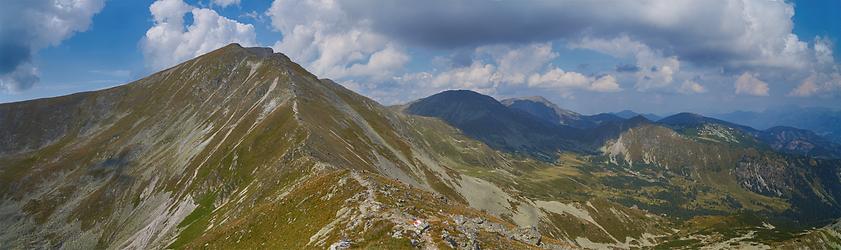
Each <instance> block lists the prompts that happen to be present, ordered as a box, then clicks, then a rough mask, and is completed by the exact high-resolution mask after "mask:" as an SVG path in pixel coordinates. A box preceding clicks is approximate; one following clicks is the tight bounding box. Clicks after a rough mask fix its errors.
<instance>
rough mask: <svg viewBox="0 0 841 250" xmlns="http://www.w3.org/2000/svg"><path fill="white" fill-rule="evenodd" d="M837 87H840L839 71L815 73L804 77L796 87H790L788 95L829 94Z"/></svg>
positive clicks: (840, 77) (840, 74) (840, 75)
mask: <svg viewBox="0 0 841 250" xmlns="http://www.w3.org/2000/svg"><path fill="white" fill-rule="evenodd" d="M839 88H841V73H838V72H833V73H830V74H819V73H815V74H812V75H810V76H809V77H807V78H806V79H804V80H803V81H802V82H801V83H800V84H799V85H798V86H797V87H795V88H794V89H792V90H791V91H790V92H789V93H788V95H789V96H796V97H809V96H814V95H820V94H829V93H831V92H832V91H834V90H837V89H839Z"/></svg>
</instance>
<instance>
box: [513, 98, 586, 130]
mask: <svg viewBox="0 0 841 250" xmlns="http://www.w3.org/2000/svg"><path fill="white" fill-rule="evenodd" d="M501 102H502V104H503V105H505V106H507V107H509V108H511V109H516V110H520V111H523V112H526V113H529V114H531V115H533V116H535V117H538V118H540V119H542V120H544V121H548V122H551V123H553V124H557V125H567V126H570V127H575V128H589V127H593V126H595V125H596V124H597V123H594V122H593V121H591V120H589V119H587V117H586V116H584V115H581V114H579V113H576V112H574V111H570V110H566V109H562V108H560V107H558V105H555V104H554V103H552V102H550V101H549V100H546V98H543V97H542V96H532V97H522V98H509V99H505V100H502V101H501Z"/></svg>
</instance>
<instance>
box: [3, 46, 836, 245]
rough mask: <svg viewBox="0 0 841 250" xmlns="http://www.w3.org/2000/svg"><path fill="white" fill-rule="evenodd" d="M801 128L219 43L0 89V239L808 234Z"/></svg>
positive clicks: (659, 238)
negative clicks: (357, 69)
mask: <svg viewBox="0 0 841 250" xmlns="http://www.w3.org/2000/svg"><path fill="white" fill-rule="evenodd" d="M655 118H658V119H655ZM822 135H824V134H816V133H813V132H811V131H808V130H803V129H796V128H791V127H772V128H767V129H763V130H760V129H754V128H752V127H749V126H744V125H740V124H739V123H738V122H733V121H729V120H726V119H716V118H710V117H705V116H701V115H697V114H691V113H680V114H676V115H672V116H668V117H665V118H662V119H659V117H656V116H652V115H650V114H648V115H646V114H643V115H639V114H636V113H632V112H619V113H616V114H613V113H603V114H597V115H581V114H579V113H576V112H573V111H569V110H565V109H563V108H561V107H558V106H557V105H555V104H553V103H551V102H549V101H547V100H546V99H545V98H542V97H527V98H515V99H507V100H503V101H498V100H496V99H494V98H492V97H490V96H486V95H482V94H479V93H476V92H473V91H468V90H451V91H444V92H441V93H438V94H435V95H432V96H429V97H426V98H423V99H420V100H416V101H413V102H411V103H408V104H406V105H400V106H396V107H385V106H382V105H380V104H379V103H377V102H375V101H373V100H371V99H369V98H367V97H365V96H362V95H359V94H357V93H354V92H353V91H351V90H348V89H346V88H344V87H342V86H341V85H339V84H337V83H335V82H333V81H331V80H328V79H319V78H318V77H317V76H315V75H313V74H311V73H309V72H307V71H306V70H305V69H304V68H303V67H301V66H300V65H298V64H296V63H295V62H293V61H291V60H290V59H289V58H288V57H286V56H285V55H283V54H280V53H274V52H273V51H272V50H271V49H268V48H243V47H241V46H239V45H237V44H231V45H228V46H225V47H223V48H220V49H218V50H215V51H213V52H210V53H208V54H205V55H202V56H199V57H197V58H195V59H192V60H189V61H187V62H184V63H182V64H179V65H177V66H175V67H172V68H169V69H166V70H164V71H161V72H158V73H155V74H152V75H150V76H148V77H146V78H143V79H140V80H138V81H136V82H133V83H129V84H126V85H122V86H118V87H114V88H110V89H105V90H99V91H93V92H85V93H78V94H73V95H69V96H61V97H55V98H46V99H38V100H31V101H24V102H17V103H7V104H0V248H2V249H5V248H11V249H43V248H50V249H53V248H59V249H61V248H67V249H164V248H166V249H170V248H172V249H185V248H187V249H196V248H208V249H325V248H326V249H345V248H362V249H417V248H422V249H450V248H453V249H538V248H542V249H578V248H581V249H674V248H681V249H699V248H771V249H791V248H801V247H805V248H827V246H837V245H839V244H841V238H839V237H838V236H837V235H839V234H841V223H840V222H839V218H841V178H839V176H841V159H839V158H841V157H839V152H841V150H839V147H838V146H837V145H838V144H836V143H833V142H831V141H830V140H827V139H825V138H824V137H822ZM832 244H834V245H832Z"/></svg>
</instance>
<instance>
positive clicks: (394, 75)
mask: <svg viewBox="0 0 841 250" xmlns="http://www.w3.org/2000/svg"><path fill="white" fill-rule="evenodd" d="M57 3H65V4H66V3H67V1H52V0H38V1H19V2H12V3H10V4H8V5H9V6H7V7H8V8H4V10H0V14H2V16H3V17H0V22H3V24H4V25H3V26H2V28H0V53H2V55H0V56H2V57H3V58H2V60H0V63H2V65H0V66H2V67H0V103H2V102H13V101H21V100H28V99H34V98H41V97H49V96H58V95H65V94H70V93H75V92H81V91H90V90H96V89H102V88H107V87H111V86H116V85H120V84H124V83H128V82H131V81H133V80H136V79H139V78H142V77H144V76H146V75H148V74H150V73H152V72H155V71H157V70H160V69H162V68H166V67H169V66H172V65H174V64H176V63H178V62H181V61H184V60H187V59H189V58H192V57H194V56H197V55H200V54H201V53H205V52H207V51H210V50H212V49H213V48H216V47H219V46H222V45H224V44H227V43H229V42H239V43H242V44H244V45H250V46H264V47H272V48H274V49H275V51H276V52H282V53H284V54H287V55H289V56H290V57H291V58H293V60H295V61H297V62H298V63H300V64H302V65H303V66H305V67H306V68H307V69H309V70H310V71H312V72H313V73H315V74H317V75H319V76H321V77H329V78H331V79H334V80H337V81H338V82H340V83H342V84H343V85H345V86H347V87H348V88H351V89H353V90H356V91H358V92H360V93H362V94H365V95H367V96H369V97H372V98H374V99H376V100H378V101H380V102H382V103H384V104H396V103H402V102H407V101H411V100H413V99H417V98H420V97H424V96H427V95H430V94H434V93H436V92H438V91H442V90H446V89H472V90H476V91H479V92H482V93H485V94H489V95H492V96H494V97H497V98H507V97H515V96H530V95H542V96H544V97H546V98H548V99H550V100H552V101H554V102H556V103H558V104H559V105H561V106H562V107H566V108H569V109H572V110H575V111H579V112H582V113H596V112H607V111H619V110H623V109H633V110H636V111H640V112H655V113H661V114H662V113H671V112H678V111H692V112H701V113H718V112H728V111H733V110H763V109H767V108H775V107H779V106H824V107H839V106H841V74H839V72H841V67H840V66H839V64H838V60H839V53H838V51H841V46H839V38H841V18H839V17H841V0H827V1H796V2H783V1H767V0H738V1H737V0H733V1H728V0H721V1H686V2H680V1H677V2H675V1H659V2H658V1H625V2H621V3H619V4H617V3H616V2H609V1H582V0H571V1H489V0H461V1H445V0H431V1H424V2H420V1H389V2H382V1H373V0H350V1H333V0H300V1H295V0H276V1H254V0H239V1H237V0H213V1H210V0H205V1H185V2H182V1H181V0H161V1H128V0H111V1H104V0H77V1H75V2H74V1H70V3H72V4H71V5H70V6H64V8H57V7H56V6H57ZM47 17H54V18H56V19H57V20H62V22H60V23H58V24H55V23H53V24H52V25H51V26H50V25H47V24H46V23H47V21H46V20H51V19H50V18H47ZM53 20H55V19H53Z"/></svg>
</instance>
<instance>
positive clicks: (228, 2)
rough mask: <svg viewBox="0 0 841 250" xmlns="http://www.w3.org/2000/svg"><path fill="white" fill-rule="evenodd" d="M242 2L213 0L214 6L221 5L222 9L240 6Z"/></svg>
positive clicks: (238, 0)
mask: <svg viewBox="0 0 841 250" xmlns="http://www.w3.org/2000/svg"><path fill="white" fill-rule="evenodd" d="M239 2H240V0H213V4H215V5H219V6H221V7H222V8H225V7H228V6H231V5H239Z"/></svg>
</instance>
